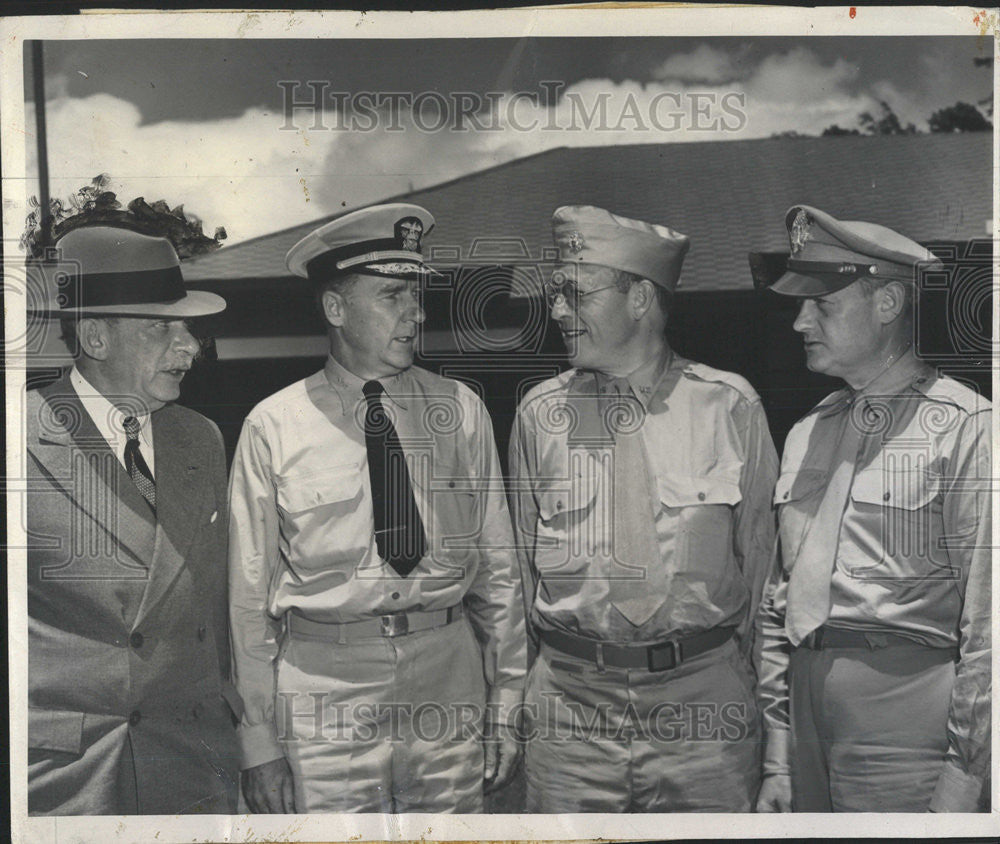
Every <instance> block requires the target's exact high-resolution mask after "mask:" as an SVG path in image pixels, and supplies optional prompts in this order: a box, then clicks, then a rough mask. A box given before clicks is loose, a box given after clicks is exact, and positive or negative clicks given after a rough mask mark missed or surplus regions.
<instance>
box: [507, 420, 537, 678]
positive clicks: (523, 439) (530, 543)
mask: <svg viewBox="0 0 1000 844" xmlns="http://www.w3.org/2000/svg"><path fill="white" fill-rule="evenodd" d="M529 424H530V421H529V420H528V419H527V418H526V416H525V414H524V412H523V405H522V407H521V408H518V411H517V414H516V415H515V416H514V427H513V429H512V430H511V434H510V447H509V451H508V457H509V460H508V466H509V469H510V484H509V488H510V502H511V516H512V518H513V521H514V542H515V544H516V546H517V562H518V567H519V569H520V576H521V589H522V592H523V594H524V615H525V618H526V619H527V620H528V631H527V632H528V639H529V644H530V645H531V654H532V655H533V654H535V653H537V650H538V642H537V639H536V631H535V630H534V629H533V628H532V626H531V623H530V622H531V607H532V605H533V603H534V600H535V590H536V589H537V588H538V575H537V573H536V571H535V567H534V565H533V563H532V553H533V551H534V547H535V525H536V524H537V523H538V505H537V504H536V502H535V495H534V492H533V490H532V481H533V479H535V478H537V477H538V473H537V471H536V466H535V465H534V460H533V452H532V451H531V450H530V448H529V447H528V442H529V440H528V431H527V430H526V427H527V426H528V425H529ZM530 661H531V660H530V659H529V662H530Z"/></svg>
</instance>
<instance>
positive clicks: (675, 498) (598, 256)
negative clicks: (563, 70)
mask: <svg viewBox="0 0 1000 844" xmlns="http://www.w3.org/2000/svg"><path fill="white" fill-rule="evenodd" d="M552 228H553V238H554V241H555V244H556V246H557V247H558V249H559V259H560V263H559V265H558V266H557V269H556V272H555V273H554V274H553V277H552V279H551V281H550V282H549V284H548V286H547V288H546V295H547V297H548V302H549V306H550V308H551V316H552V319H553V320H555V321H556V322H557V323H558V326H559V329H560V331H561V332H562V336H563V340H564V342H565V344H566V349H567V352H568V354H569V361H570V363H571V364H572V366H573V368H572V369H570V370H569V371H567V372H564V373H562V374H561V375H558V376H556V377H554V378H550V379H548V380H547V381H544V382H543V383H541V384H539V385H537V386H536V387H534V388H533V389H532V390H530V391H529V392H528V394H527V395H526V396H525V398H524V400H523V401H522V403H521V405H520V407H519V409H518V412H517V416H516V420H515V426H514V431H513V433H512V438H511V457H510V465H511V473H512V491H513V496H514V502H515V505H514V506H515V514H514V515H515V532H516V535H517V539H518V550H519V556H520V561H521V564H522V567H523V570H524V580H525V582H526V583H527V584H528V586H527V587H526V588H528V589H530V590H531V591H530V595H529V596H528V602H529V604H530V607H531V610H530V628H531V630H532V633H533V637H534V639H535V641H536V643H537V644H538V647H539V650H538V655H537V658H536V660H535V662H534V664H533V666H532V669H531V672H530V678H529V681H528V686H527V689H526V693H525V712H526V720H527V724H526V727H525V729H526V734H527V745H526V750H525V753H526V756H525V768H526V774H527V788H528V806H529V809H530V810H532V811H537V812H627V811H649V812H668V811H679V812H684V811H713V812H738V811H744V812H745V811H749V810H750V808H751V806H752V803H753V800H754V798H755V797H756V794H757V788H758V785H759V776H760V774H759V771H760V760H759V751H758V747H759V743H760V738H759V733H758V726H757V722H758V718H757V710H756V706H755V703H754V694H753V689H754V679H753V675H752V670H751V667H750V662H749V657H750V646H751V633H752V630H753V627H752V618H753V616H754V613H755V611H756V608H757V604H758V596H759V594H760V593H761V591H762V588H763V584H764V580H765V578H766V574H767V571H768V569H769V566H768V562H769V558H770V554H771V546H772V542H773V536H774V526H773V519H772V516H771V492H772V489H773V486H774V479H775V474H776V470H777V457H776V455H775V452H774V446H773V444H772V442H771V437H770V434H769V432H768V429H767V422H766V420H765V417H764V412H763V409H762V408H761V403H760V399H759V398H758V397H757V394H756V393H755V392H754V391H753V389H752V388H751V387H750V385H749V384H748V383H747V382H746V381H745V380H744V379H743V378H741V377H740V376H738V375H734V374H732V373H728V372H720V371H718V370H716V369H712V368H710V367H708V366H705V365H703V364H700V363H694V362H692V361H689V360H685V359H684V358H682V357H681V356H680V355H678V354H676V353H675V352H674V351H673V350H672V349H671V348H670V346H669V345H668V343H667V340H666V337H665V335H664V331H665V328H666V324H667V318H668V315H669V313H670V310H671V305H672V297H673V292H674V289H675V287H676V286H677V283H678V280H679V278H680V274H681V264H682V262H683V259H684V255H685V253H686V252H687V251H688V246H689V241H688V238H687V237H685V236H684V235H682V234H678V233H677V232H675V231H673V230H672V229H670V228H668V227H666V226H663V225H655V224H651V223H646V222H642V221H639V220H633V219H629V218H628V217H623V216H620V215H618V214H613V213H611V212H609V211H606V210H604V209H601V208H594V207H591V206H566V207H562V208H558V209H556V211H555V213H554V214H553V217H552Z"/></svg>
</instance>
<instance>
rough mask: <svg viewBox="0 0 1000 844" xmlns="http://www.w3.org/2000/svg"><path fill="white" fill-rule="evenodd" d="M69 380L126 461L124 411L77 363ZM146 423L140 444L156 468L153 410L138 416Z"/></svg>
mask: <svg viewBox="0 0 1000 844" xmlns="http://www.w3.org/2000/svg"><path fill="white" fill-rule="evenodd" d="M69 382H70V384H72V385H73V389H74V390H76V394H77V395H78V396H79V397H80V404H82V405H83V407H84V409H85V410H86V411H87V414H88V415H89V416H90V418H91V419H92V420H93V422H94V425H96V426H97V430H98V431H99V432H100V434H101V436H102V437H103V438H104V440H105V442H107V444H108V448H110V449H111V450H112V451H113V452H114V454H115V456H116V457H117V458H118V460H119V462H120V463H121V464H122V465H123V466H124V465H125V443H126V442H128V437H126V436H125V428H124V427H123V425H122V421H123V420H124V419H125V415H126V414H124V413H122V411H121V410H119V409H118V408H117V407H116V406H115V405H113V404H112V403H111V402H109V401H108V400H107V398H105V397H104V395H103V394H102V393H101V392H100V391H98V389H97V388H96V387H94V386H93V385H92V384H91V383H90V382H89V381H88V380H87V379H86V378H85V377H84V376H83V373H82V372H80V370H79V369H77V368H76V367H75V366H74V367H73V369H72V370H70V373H69ZM136 418H137V419H138V420H139V423H140V425H141V426H142V427H140V429H139V448H140V449H141V450H142V456H143V458H145V460H146V464H147V465H148V466H149V470H150V471H151V472H152V471H153V426H152V425H151V424H150V416H149V414H143V415H141V416H137V417H136Z"/></svg>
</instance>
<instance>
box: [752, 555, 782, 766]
mask: <svg viewBox="0 0 1000 844" xmlns="http://www.w3.org/2000/svg"><path fill="white" fill-rule="evenodd" d="M787 593H788V578H787V577H785V574H784V567H783V565H782V562H781V545H780V540H779V539H777V538H776V539H775V541H774V553H773V555H772V559H771V565H770V575H769V577H768V579H767V582H766V584H765V587H764V597H763V599H762V600H761V603H760V610H759V611H758V612H757V616H756V626H757V636H756V641H755V642H754V649H753V650H754V665H755V667H756V669H757V702H758V706H759V707H760V712H761V716H762V718H763V720H764V733H765V739H766V744H765V750H764V774H765V775H767V774H788V773H789V770H790V767H789V765H790V760H789V753H790V750H791V742H790V737H791V733H790V731H791V720H790V717H789V707H788V658H789V654H790V653H791V645H790V643H789V641H788V637H787V636H786V635H785V607H786V599H787Z"/></svg>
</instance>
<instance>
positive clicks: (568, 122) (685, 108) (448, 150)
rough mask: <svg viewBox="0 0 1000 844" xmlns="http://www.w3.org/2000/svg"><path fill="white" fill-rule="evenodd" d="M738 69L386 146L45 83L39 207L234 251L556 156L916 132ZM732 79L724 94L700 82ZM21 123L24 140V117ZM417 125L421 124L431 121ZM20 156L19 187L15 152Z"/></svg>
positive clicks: (828, 78)
mask: <svg viewBox="0 0 1000 844" xmlns="http://www.w3.org/2000/svg"><path fill="white" fill-rule="evenodd" d="M740 54H741V53H740V51H738V50H737V51H736V52H734V53H733V54H726V53H723V52H722V51H720V50H718V49H715V48H710V47H708V46H707V45H701V46H700V47H698V48H697V49H696V50H694V51H692V52H691V53H689V54H683V55H674V56H671V57H668V58H667V59H666V60H665V61H664V62H663V64H662V65H661V66H660V68H659V71H658V75H660V76H661V77H662V78H661V79H660V80H659V81H654V82H650V83H647V84H641V83H639V82H635V81H624V82H621V83H615V82H613V81H611V80H607V79H589V80H583V81H581V82H578V83H576V84H574V85H572V86H571V87H569V88H567V89H566V90H565V91H563V92H562V94H561V96H560V98H559V100H558V101H557V102H556V104H555V105H554V106H552V107H548V108H546V107H542V106H540V105H538V104H537V103H534V102H532V101H530V100H528V99H526V98H511V97H506V98H501V99H500V100H499V102H498V103H497V109H496V110H495V112H494V113H493V114H492V115H491V116H490V117H489V118H486V117H483V118H481V123H483V124H485V125H486V126H489V127H491V128H490V129H487V130H485V131H476V130H474V129H472V130H470V131H451V130H448V129H442V130H441V131H420V130H419V129H418V128H416V126H415V120H414V115H411V114H409V112H407V111H406V109H405V108H404V109H403V110H402V112H401V113H400V114H399V120H398V122H397V123H398V125H399V126H401V127H402V131H389V130H388V129H387V126H386V122H387V121H384V120H383V121H381V123H380V124H379V125H378V126H377V127H376V128H375V129H374V130H372V131H346V130H335V129H333V128H329V127H331V126H337V125H343V119H342V118H343V116H342V115H341V116H338V115H325V116H324V121H325V123H326V125H327V127H328V128H318V129H313V128H307V127H312V126H313V120H312V119H311V118H309V117H308V116H307V115H305V114H304V113H302V112H298V113H297V114H296V116H295V125H296V126H298V127H302V128H299V129H297V130H296V129H292V130H281V129H280V128H279V127H280V126H281V125H282V123H283V122H284V118H283V115H281V114H276V113H269V112H266V111H264V110H262V109H259V108H253V109H249V110H247V111H246V112H245V113H244V114H242V115H240V116H238V117H232V118H221V119H219V120H212V121H202V122H183V121H166V122H159V123H154V124H144V123H143V122H142V117H141V114H140V112H139V110H138V109H137V108H136V107H135V106H134V105H132V104H131V103H129V102H127V101H124V100H121V99H117V98H115V97H112V96H110V95H108V94H96V95H92V96H89V97H86V98H80V99H74V98H71V97H69V96H67V95H66V94H65V85H61V86H60V85H58V84H50V86H49V87H50V91H55V93H57V94H58V96H54V97H52V98H50V99H49V102H48V113H47V116H48V125H49V157H50V165H49V166H50V174H51V182H52V194H53V195H55V196H67V195H68V194H69V193H71V192H73V191H75V190H77V189H78V188H80V187H81V186H83V185H85V184H87V183H88V182H89V181H90V179H91V178H93V177H94V176H95V175H97V174H98V173H101V172H106V173H109V174H111V175H112V177H113V179H114V180H115V187H116V188H117V190H116V192H117V193H118V195H119V199H120V200H122V201H123V202H128V201H129V200H130V199H132V198H134V197H136V196H145V198H146V200H147V201H150V202H152V201H154V200H157V199H161V198H162V199H165V200H167V201H168V202H169V203H170V204H171V205H176V204H179V203H183V204H184V206H185V210H187V211H188V212H189V213H193V214H196V215H197V216H199V217H200V218H201V219H202V220H203V222H204V225H205V230H206V231H207V232H211V231H212V230H213V229H214V228H215V227H216V226H225V227H226V229H227V231H228V233H229V236H230V239H229V243H235V242H239V241H241V240H244V239H246V238H249V237H254V236H257V235H261V234H266V233H269V232H273V231H276V230H278V229H281V228H285V227H288V226H292V225H296V224H298V223H302V222H307V221H309V220H313V219H317V218H319V217H322V216H325V215H328V214H331V213H335V212H336V211H338V210H341V209H348V208H352V207H358V206H359V205H362V204H365V203H368V202H373V201H377V200H379V199H383V198H385V197H388V196H391V195H394V194H398V193H403V192H405V191H408V190H410V189H418V188H422V187H426V186H428V185H432V184H436V183H439V182H441V181H444V180H447V179H450V178H454V177H457V176H460V175H463V174H465V173H469V172H472V171H474V170H479V169H483V168H486V167H490V166H493V165H496V164H501V163H503V162H505V161H509V160H511V159H514V158H518V157H521V156H525V155H530V154H534V153H538V152H541V151H544V150H547V149H551V148H553V147H558V146H599V145H606V144H636V143H669V142H691V141H703V140H733V139H743V138H759V137H768V136H770V135H771V134H773V133H776V132H782V131H787V130H794V131H798V132H801V133H809V134H818V133H819V132H821V131H822V130H823V129H824V128H825V127H827V126H829V125H831V124H833V123H837V124H839V125H841V126H842V127H845V128H848V127H853V126H855V125H856V119H857V115H858V114H859V113H860V112H862V111H872V112H873V113H875V112H877V111H878V108H879V106H878V101H879V100H885V101H887V102H888V103H889V104H890V105H891V106H892V108H893V109H894V110H895V111H896V113H897V114H898V115H899V116H900V119H901V120H903V122H904V123H905V122H908V121H910V120H913V121H914V122H918V121H921V122H922V117H921V116H920V115H918V114H917V113H916V110H917V108H918V104H916V103H914V102H911V101H910V100H909V99H908V98H907V97H906V96H904V95H903V94H902V93H901V92H900V91H898V90H897V89H895V88H894V87H893V86H892V85H890V84H889V83H888V82H885V81H873V82H871V83H870V84H866V86H865V87H861V86H860V85H859V79H858V72H857V69H856V68H854V67H852V66H851V65H850V64H848V63H847V62H845V61H843V60H837V61H835V62H833V63H832V64H824V63H822V62H821V61H820V60H819V59H818V58H817V57H816V55H815V54H814V53H812V52H811V51H810V50H809V49H807V48H805V47H801V48H797V49H794V50H791V51H789V52H787V53H779V54H772V55H770V56H767V57H765V58H764V59H763V60H762V61H759V62H758V63H757V64H756V65H755V66H754V67H752V68H750V67H746V68H742V67H740V68H737V64H738V60H739V55H740ZM737 70H739V71H740V72H741V73H742V78H741V79H740V80H739V81H733V82H723V81H717V82H714V83H713V82H711V81H707V80H711V79H715V80H723V79H725V78H730V77H731V75H732V74H733V73H735V72H736V71H737ZM671 74H672V75H673V76H674V78H672V79H671V78H668V77H669V76H670V75H671ZM681 77H685V78H687V79H688V81H682V80H681ZM691 80H699V81H691ZM56 82H58V80H56ZM335 118H336V119H335ZM27 119H28V126H32V125H33V124H32V121H33V118H32V115H31V108H30V106H29V108H28V114H27ZM418 121H419V115H418ZM429 122H430V123H431V124H432V125H433V124H434V123H436V122H437V121H436V120H435V119H434V116H433V114H431V116H430V120H429ZM465 125H467V126H468V125H469V124H468V123H467V124H465ZM918 125H920V123H919V122H918ZM28 157H29V162H28V165H29V172H34V148H33V144H31V143H29V149H28Z"/></svg>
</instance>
